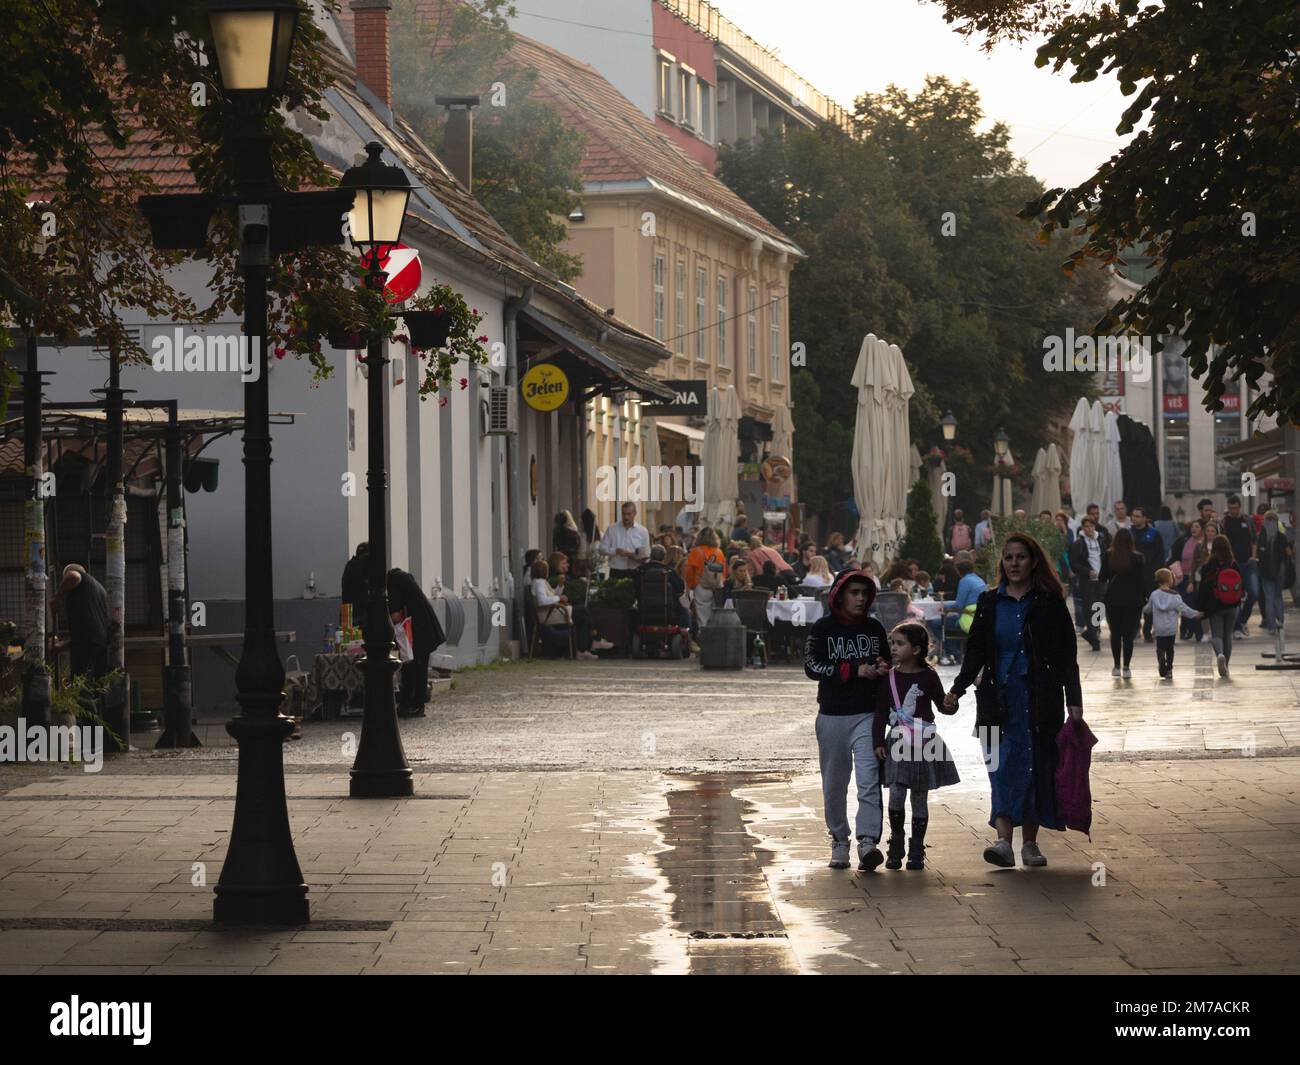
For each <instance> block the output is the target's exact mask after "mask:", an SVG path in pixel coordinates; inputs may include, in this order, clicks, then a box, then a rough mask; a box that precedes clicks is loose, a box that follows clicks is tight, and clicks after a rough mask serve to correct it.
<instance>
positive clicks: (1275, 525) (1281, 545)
mask: <svg viewBox="0 0 1300 1065" xmlns="http://www.w3.org/2000/svg"><path fill="white" fill-rule="evenodd" d="M1294 583H1295V549H1294V548H1293V547H1292V546H1291V543H1290V541H1289V540H1288V539H1287V536H1286V532H1285V531H1284V530H1283V528H1282V523H1281V521H1280V520H1279V518H1278V514H1277V511H1276V510H1269V511H1266V512H1265V513H1264V521H1263V524H1262V525H1261V526H1260V530H1259V585H1260V592H1261V595H1262V599H1263V604H1264V605H1263V608H1262V612H1263V615H1264V628H1265V629H1267V630H1268V631H1269V633H1276V632H1277V630H1278V629H1280V628H1281V627H1282V624H1283V620H1284V614H1285V608H1284V607H1283V604H1282V593H1283V592H1284V591H1286V589H1288V588H1290V587H1291V585H1293V584H1294Z"/></svg>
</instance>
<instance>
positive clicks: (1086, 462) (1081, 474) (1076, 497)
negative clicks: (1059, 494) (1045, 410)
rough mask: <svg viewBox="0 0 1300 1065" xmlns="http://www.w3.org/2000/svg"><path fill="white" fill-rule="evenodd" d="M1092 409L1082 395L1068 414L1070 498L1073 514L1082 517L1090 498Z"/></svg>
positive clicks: (1091, 499) (1090, 501) (1091, 490)
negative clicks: (1070, 435) (1069, 414)
mask: <svg viewBox="0 0 1300 1065" xmlns="http://www.w3.org/2000/svg"><path fill="white" fill-rule="evenodd" d="M1091 425H1092V410H1091V408H1090V407H1089V405H1088V401H1087V400H1086V399H1085V398H1083V397H1082V396H1081V397H1080V398H1079V402H1078V403H1076V404H1075V405H1074V414H1073V415H1071V416H1070V432H1071V433H1072V434H1073V437H1072V439H1071V441H1070V499H1071V500H1072V501H1073V505H1074V516H1075V517H1076V518H1081V517H1083V512H1084V510H1085V509H1086V508H1087V506H1088V504H1089V503H1093V502H1096V501H1095V500H1094V499H1093V498H1092V492H1093V487H1092V469H1091V464H1092V438H1091Z"/></svg>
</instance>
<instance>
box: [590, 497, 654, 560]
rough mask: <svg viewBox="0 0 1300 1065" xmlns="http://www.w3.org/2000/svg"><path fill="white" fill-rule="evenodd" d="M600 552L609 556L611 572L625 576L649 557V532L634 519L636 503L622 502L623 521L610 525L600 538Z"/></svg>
mask: <svg viewBox="0 0 1300 1065" xmlns="http://www.w3.org/2000/svg"><path fill="white" fill-rule="evenodd" d="M599 550H600V553H601V554H602V555H607V556H608V557H609V569H610V572H611V573H618V574H621V575H623V576H626V575H627V573H628V571H630V570H634V569H636V568H637V566H639V565H640V564H641V563H642V562H643V561H644V560H645V559H647V558H649V557H650V534H649V533H648V532H647V531H646V528H645V526H644V525H638V524H637V521H636V504H635V503H624V504H623V522H622V524H621V525H611V526H610V527H609V528H608V529H606V530H605V535H604V536H602V537H601V538H600V548H599Z"/></svg>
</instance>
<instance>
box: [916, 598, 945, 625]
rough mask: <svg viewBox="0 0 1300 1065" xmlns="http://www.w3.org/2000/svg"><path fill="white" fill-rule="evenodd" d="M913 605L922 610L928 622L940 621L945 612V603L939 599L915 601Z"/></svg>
mask: <svg viewBox="0 0 1300 1065" xmlns="http://www.w3.org/2000/svg"><path fill="white" fill-rule="evenodd" d="M912 605H913V606H915V607H919V608H920V609H921V612H922V613H923V614H925V620H926V621H938V620H939V615H940V614H941V613H942V612H943V603H941V602H939V600H937V599H914V600H912Z"/></svg>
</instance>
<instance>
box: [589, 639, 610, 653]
mask: <svg viewBox="0 0 1300 1065" xmlns="http://www.w3.org/2000/svg"><path fill="white" fill-rule="evenodd" d="M591 649H592V650H593V651H612V650H613V649H614V645H613V644H612V643H610V642H609V641H608V640H592V641H591Z"/></svg>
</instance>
